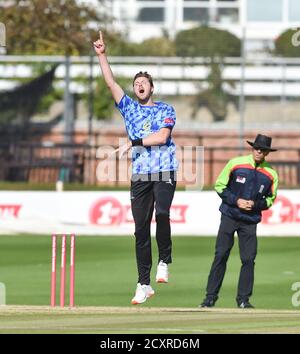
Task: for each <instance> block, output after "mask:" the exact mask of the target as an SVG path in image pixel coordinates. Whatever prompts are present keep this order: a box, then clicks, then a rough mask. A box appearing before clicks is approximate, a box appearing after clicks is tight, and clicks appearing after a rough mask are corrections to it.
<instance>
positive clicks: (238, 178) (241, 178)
mask: <svg viewBox="0 0 300 354" xmlns="http://www.w3.org/2000/svg"><path fill="white" fill-rule="evenodd" d="M236 182H238V183H243V184H244V183H245V182H246V177H242V176H237V178H236Z"/></svg>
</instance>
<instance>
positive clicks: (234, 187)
mask: <svg viewBox="0 0 300 354" xmlns="http://www.w3.org/2000/svg"><path fill="white" fill-rule="evenodd" d="M247 143H248V144H249V145H251V146H252V154H250V155H247V156H239V157H236V158H233V159H232V160H230V161H229V162H228V163H227V165H226V166H225V168H224V169H223V171H222V172H221V174H220V175H219V177H218V178H217V181H216V185H215V190H216V191H217V193H218V194H219V196H220V197H221V199H222V204H221V206H220V209H219V210H220V212H221V213H222V216H221V224H220V227H219V232H218V237H217V240H216V247H215V258H214V261H213V264H212V267H211V270H210V274H209V277H208V284H207V288H206V297H205V299H204V300H203V302H202V304H201V305H200V306H201V307H213V306H214V305H215V303H216V301H217V300H218V294H219V291H220V288H221V286H222V282H223V279H224V275H225V272H226V264H227V260H228V257H229V255H230V251H231V249H232V247H233V244H234V233H235V232H237V234H238V239H239V249H240V258H241V261H242V267H241V271H240V277H239V283H238V291H237V297H236V301H237V306H238V307H240V308H253V307H254V306H252V305H251V303H250V302H249V298H250V296H251V295H252V291H253V284H254V265H255V263H254V261H255V257H256V253H257V235H256V228H257V224H258V223H259V222H260V221H261V211H262V210H266V209H268V208H270V207H271V206H272V204H273V203H274V200H275V198H276V194H277V185H278V176H277V173H276V171H275V170H274V169H273V168H272V167H271V166H270V165H269V163H267V162H266V161H265V157H266V156H267V155H268V154H269V152H271V151H276V150H275V149H272V148H271V143H272V138H270V137H268V136H265V135H261V134H258V135H257V136H256V139H255V141H254V142H250V141H247Z"/></svg>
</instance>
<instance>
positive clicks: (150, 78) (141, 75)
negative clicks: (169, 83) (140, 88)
mask: <svg viewBox="0 0 300 354" xmlns="http://www.w3.org/2000/svg"><path fill="white" fill-rule="evenodd" d="M139 77H145V78H146V79H148V81H149V82H150V85H151V87H154V85H153V80H152V76H151V75H150V74H148V73H147V71H144V72H143V71H140V72H139V73H137V74H136V75H135V77H134V79H133V85H134V82H135V80H136V79H138V78H139Z"/></svg>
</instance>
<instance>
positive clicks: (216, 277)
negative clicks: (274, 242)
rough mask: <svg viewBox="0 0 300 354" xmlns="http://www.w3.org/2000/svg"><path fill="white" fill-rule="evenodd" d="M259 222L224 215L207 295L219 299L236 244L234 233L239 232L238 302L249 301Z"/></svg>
mask: <svg viewBox="0 0 300 354" xmlns="http://www.w3.org/2000/svg"><path fill="white" fill-rule="evenodd" d="M256 228H257V224H250V223H246V222H243V221H237V220H234V219H231V218H229V217H228V216H226V215H222V217H221V224H220V228H219V232H218V237H217V241H216V248H215V258H214V261H213V264H212V267H211V270H210V274H209V277H208V284H207V288H206V296H207V297H209V298H211V299H217V298H218V293H219V291H220V288H221V286H222V282H223V279H224V275H225V272H226V264H227V260H228V257H229V255H230V251H231V249H232V247H233V244H234V233H235V231H236V232H237V234H238V239H239V250H240V258H241V261H242V267H241V271H240V277H239V283H238V290H237V297H236V300H237V302H238V303H241V302H244V301H248V300H249V297H250V296H251V295H252V292H253V284H254V266H255V262H254V261H255V257H256V254H257V236H256Z"/></svg>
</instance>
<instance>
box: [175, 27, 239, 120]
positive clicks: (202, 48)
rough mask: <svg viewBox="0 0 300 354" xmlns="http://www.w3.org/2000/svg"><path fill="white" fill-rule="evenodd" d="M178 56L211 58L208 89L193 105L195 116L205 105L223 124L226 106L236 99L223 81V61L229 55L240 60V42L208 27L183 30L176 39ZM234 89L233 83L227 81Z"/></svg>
mask: <svg viewBox="0 0 300 354" xmlns="http://www.w3.org/2000/svg"><path fill="white" fill-rule="evenodd" d="M175 44H176V53H177V55H180V56H183V57H208V58H210V62H209V64H208V65H209V67H210V70H209V75H208V77H207V82H208V85H209V87H208V89H206V90H203V89H200V91H199V93H198V94H197V96H196V99H195V102H194V109H193V113H192V117H193V118H194V117H195V116H196V113H197V111H198V109H199V108H200V107H201V106H205V107H207V108H208V109H209V111H210V112H211V113H212V115H213V117H214V121H222V120H224V119H225V118H226V115H227V105H228V103H229V102H230V101H233V102H234V103H236V98H235V97H234V96H233V95H230V94H228V93H227V92H226V91H225V90H224V88H223V84H224V80H223V79H222V69H221V66H222V60H223V58H224V57H226V56H231V57H238V56H240V54H241V41H240V39H239V38H237V37H236V36H234V35H233V34H231V33H230V32H228V31H224V30H219V29H216V28H211V27H207V26H203V27H196V28H192V29H190V30H185V31H181V32H179V33H178V34H177V36H176V39H175ZM226 83H227V84H229V85H231V86H233V83H232V82H228V81H227V82H226Z"/></svg>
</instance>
